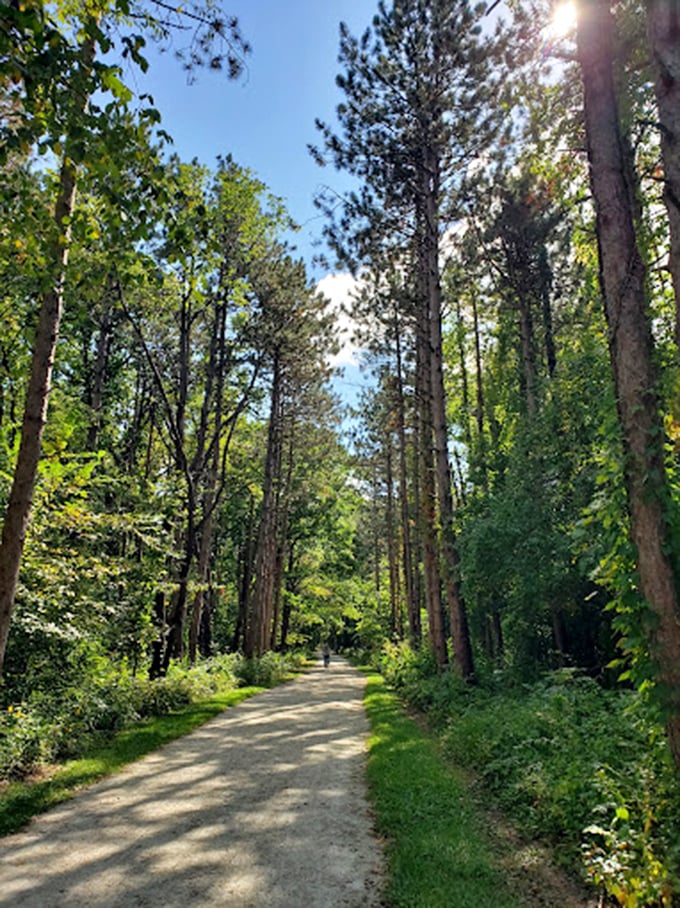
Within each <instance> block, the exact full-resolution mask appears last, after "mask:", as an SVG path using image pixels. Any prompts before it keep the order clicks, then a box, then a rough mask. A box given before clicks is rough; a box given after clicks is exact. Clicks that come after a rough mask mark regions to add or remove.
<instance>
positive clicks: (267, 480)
mask: <svg viewBox="0 0 680 908" xmlns="http://www.w3.org/2000/svg"><path fill="white" fill-rule="evenodd" d="M282 378H283V377H282V373H281V360H280V355H279V354H278V353H277V354H276V355H275V357H274V371H273V376H272V395H271V405H270V415H269V432H268V437H267V454H266V459H265V476H264V494H263V499H262V515H261V519H260V530H259V534H258V543H257V559H256V568H255V589H254V590H253V595H252V599H251V603H250V612H249V616H248V626H247V628H246V636H245V654H246V656H247V657H248V658H252V657H253V656H261V655H262V653H264V652H266V650H267V649H268V647H269V643H270V634H271V618H272V613H273V597H274V581H275V569H276V550H277V535H278V534H277V526H278V517H277V485H278V480H279V476H280V466H281V430H282V426H281V406H282V390H283V389H282Z"/></svg>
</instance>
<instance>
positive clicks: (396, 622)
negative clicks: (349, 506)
mask: <svg viewBox="0 0 680 908" xmlns="http://www.w3.org/2000/svg"><path fill="white" fill-rule="evenodd" d="M386 448H387V450H386V476H385V480H386V483H387V502H386V504H387V509H386V515H385V516H386V529H387V560H388V562H389V571H390V631H391V633H392V636H393V637H397V638H401V635H402V630H403V628H402V622H401V590H400V584H399V559H398V555H397V550H398V545H399V544H398V540H397V534H396V522H395V519H394V476H393V468H392V435H391V433H390V434H388V437H387V439H386Z"/></svg>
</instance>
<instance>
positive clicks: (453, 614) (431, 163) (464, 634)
mask: <svg viewBox="0 0 680 908" xmlns="http://www.w3.org/2000/svg"><path fill="white" fill-rule="evenodd" d="M426 163H427V166H426V176H427V181H426V186H425V187H424V188H425V191H426V197H425V222H424V232H425V236H424V243H423V252H424V255H425V261H424V267H425V276H426V288H427V300H428V303H427V306H428V322H429V352H430V371H431V402H432V423H433V429H434V450H435V465H436V478H437V496H438V500H439V515H440V523H441V552H442V567H443V572H442V573H443V576H444V588H445V590H446V604H447V607H448V612H449V619H450V622H451V636H452V639H453V654H454V660H453V664H454V668H455V669H456V671H457V672H458V674H459V675H460V676H461V677H462V678H471V677H472V676H473V674H474V664H473V660H472V646H471V643H470V631H469V627H468V620H467V610H466V607H465V602H464V600H463V596H462V592H461V589H460V567H459V556H458V545H457V541H456V534H455V528H454V524H453V517H454V515H453V495H452V483H451V468H450V465H449V445H448V425H447V417H446V394H445V390H444V369H443V349H442V303H441V284H440V281H439V223H438V212H437V204H438V201H437V200H438V194H439V189H438V181H439V174H438V163H437V160H436V157H435V155H434V154H432V155H431V157H429V158H427V157H426Z"/></svg>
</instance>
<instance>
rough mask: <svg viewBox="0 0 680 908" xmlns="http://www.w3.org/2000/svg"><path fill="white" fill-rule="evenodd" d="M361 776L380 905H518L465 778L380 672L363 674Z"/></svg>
mask: <svg viewBox="0 0 680 908" xmlns="http://www.w3.org/2000/svg"><path fill="white" fill-rule="evenodd" d="M365 702H366V709H367V712H368V716H369V719H370V722H371V729H372V731H371V739H370V742H369V748H370V757H369V765H368V780H369V786H370V791H371V795H372V798H373V801H374V804H375V809H376V825H377V830H378V832H379V833H380V834H381V835H383V836H385V839H386V852H387V861H388V870H389V877H388V883H387V891H386V903H387V904H388V905H390V906H394V908H400V906H404V908H406V906H412V905H427V906H428V908H440V906H441V908H479V906H480V905H493V906H494V908H520V906H521V904H522V903H521V902H519V901H517V900H516V899H514V898H512V897H511V896H510V894H509V893H508V892H507V890H506V888H505V885H504V881H503V879H502V876H501V874H500V872H499V870H498V868H497V867H494V862H493V860H492V858H491V849H490V845H489V842H488V841H487V840H485V838H484V836H483V835H482V833H481V831H480V829H479V828H478V825H477V816H476V814H475V811H474V808H473V804H472V800H471V798H470V796H469V794H468V793H467V791H466V786H465V783H464V782H463V781H462V779H460V778H457V777H456V776H455V775H454V774H452V773H451V772H448V771H447V769H446V767H445V765H444V764H443V763H442V761H441V759H440V757H439V755H438V753H437V749H436V746H435V744H434V743H433V742H432V741H431V740H430V739H429V738H428V737H427V736H425V735H424V734H423V733H422V732H421V730H420V729H419V728H418V726H417V725H416V724H415V722H413V720H411V719H409V718H407V717H406V716H405V715H404V713H403V710H402V708H401V704H400V702H399V699H398V698H397V697H396V696H395V694H393V693H391V692H390V691H389V689H388V688H387V685H386V684H385V682H384V680H383V679H382V678H381V677H380V676H379V675H375V674H373V675H370V676H369V679H368V686H367V691H366V700H365Z"/></svg>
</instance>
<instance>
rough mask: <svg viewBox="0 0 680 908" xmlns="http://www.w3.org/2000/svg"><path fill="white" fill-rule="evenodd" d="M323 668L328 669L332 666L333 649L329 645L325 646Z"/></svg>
mask: <svg viewBox="0 0 680 908" xmlns="http://www.w3.org/2000/svg"><path fill="white" fill-rule="evenodd" d="M322 652H323V667H324V668H328V666H329V665H330V664H331V648H330V646H329V645H328V644H327V643H324V645H323V650H322Z"/></svg>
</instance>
